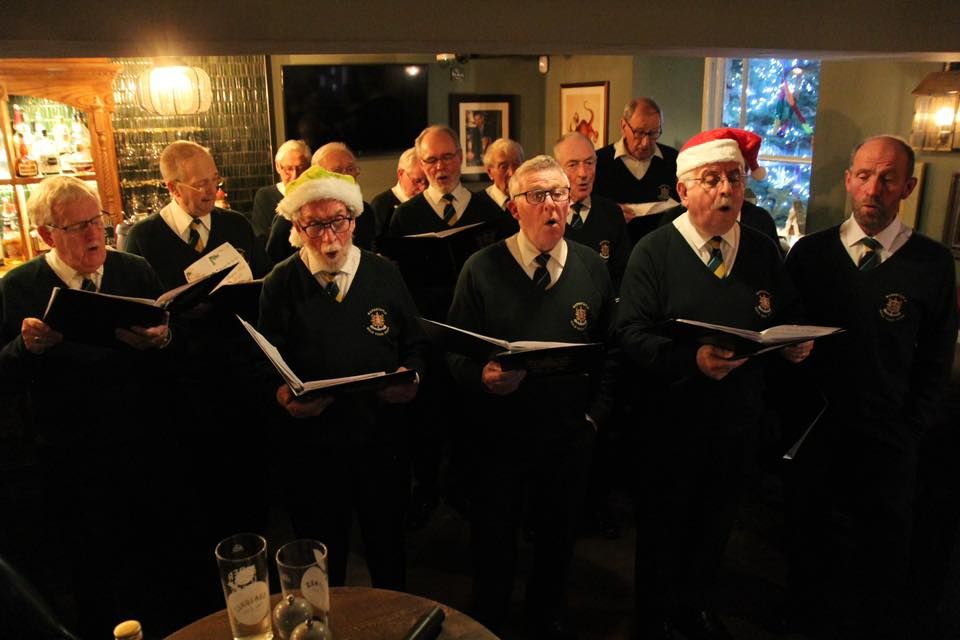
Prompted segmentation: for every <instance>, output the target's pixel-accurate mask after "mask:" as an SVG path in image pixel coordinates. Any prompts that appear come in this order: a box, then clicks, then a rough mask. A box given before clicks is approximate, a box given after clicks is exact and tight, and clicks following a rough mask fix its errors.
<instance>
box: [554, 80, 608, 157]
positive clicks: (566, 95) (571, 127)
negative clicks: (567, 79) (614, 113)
mask: <svg viewBox="0 0 960 640" xmlns="http://www.w3.org/2000/svg"><path fill="white" fill-rule="evenodd" d="M609 101H610V83H609V82H607V81H604V82H577V83H574V84H561V85H560V135H561V136H562V135H564V134H566V133H570V132H572V131H577V132H579V133H582V134H583V135H585V136H586V137H587V138H589V139H590V141H591V142H592V143H593V147H594V149H599V148H600V147H605V146H606V145H607V132H608V129H609V127H608V124H607V123H608V121H609V116H610V113H609V110H610V104H609Z"/></svg>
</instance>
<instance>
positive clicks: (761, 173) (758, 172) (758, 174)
mask: <svg viewBox="0 0 960 640" xmlns="http://www.w3.org/2000/svg"><path fill="white" fill-rule="evenodd" d="M750 176H751V177H752V178H753V179H754V180H763V179H764V178H766V177H767V170H766V169H764V168H763V167H757V168H756V169H754V170H753V171H751V172H750Z"/></svg>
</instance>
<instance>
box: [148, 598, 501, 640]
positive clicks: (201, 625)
mask: <svg viewBox="0 0 960 640" xmlns="http://www.w3.org/2000/svg"><path fill="white" fill-rule="evenodd" d="M279 598H280V596H279V595H275V596H273V598H272V603H273V604H276V602H277V601H278V600H279ZM437 605H439V606H440V607H441V608H442V609H443V612H444V613H445V614H446V618H445V619H444V621H443V629H442V631H441V632H440V636H439V638H440V640H497V636H495V635H493V633H491V632H490V631H489V630H488V629H487V628H486V627H484V626H483V625H481V624H480V623H479V622H477V621H476V620H474V619H473V618H471V617H469V616H467V615H466V614H463V613H460V612H459V611H457V610H456V609H453V608H451V607H448V606H446V605H444V604H441V603H439V602H434V601H433V600H430V599H428V598H421V597H420V596H415V595H412V594H409V593H400V592H398V591H387V590H385V589H371V588H368V587H333V588H332V589H330V628H331V630H332V631H333V637H334V640H398V639H399V638H402V637H403V635H404V634H405V633H406V632H407V631H408V630H409V629H410V627H412V626H413V624H414V623H415V622H416V621H417V620H418V619H419V618H420V616H422V615H424V614H425V613H427V612H428V611H430V610H431V609H432V608H433V607H434V606H437ZM232 637H233V636H232V635H231V633H230V623H229V622H228V621H227V612H226V610H225V609H221V610H220V611H218V612H216V613H212V614H210V615H209V616H207V617H205V618H201V619H200V620H197V621H196V622H194V623H192V624H189V625H187V626H186V627H184V628H183V629H180V630H179V631H177V632H175V633H173V634H171V635H169V636H167V638H166V640H231V638H232ZM274 637H275V638H279V636H278V635H276V630H274Z"/></svg>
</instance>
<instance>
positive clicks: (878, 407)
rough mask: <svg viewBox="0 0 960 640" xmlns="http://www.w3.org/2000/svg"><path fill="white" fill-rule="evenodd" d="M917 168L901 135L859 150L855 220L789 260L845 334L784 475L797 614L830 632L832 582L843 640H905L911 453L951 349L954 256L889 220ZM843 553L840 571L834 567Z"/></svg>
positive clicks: (823, 353)
mask: <svg viewBox="0 0 960 640" xmlns="http://www.w3.org/2000/svg"><path fill="white" fill-rule="evenodd" d="M913 165H914V153H913V149H911V148H910V146H909V145H907V144H906V143H905V142H903V141H902V140H900V139H899V138H896V137H893V136H876V137H873V138H870V139H868V140H867V141H865V142H864V143H862V144H861V145H859V146H857V148H856V149H855V150H854V153H853V155H852V157H851V162H850V168H849V169H847V171H846V189H847V194H848V195H849V196H850V202H851V206H852V209H853V212H852V215H851V216H850V217H849V218H847V219H846V220H845V221H844V222H843V223H842V224H840V225H839V226H835V227H832V228H829V229H826V230H824V231H820V232H818V233H814V234H811V235H809V236H807V237H805V238H803V239H801V240H800V241H799V242H798V243H797V244H796V245H795V246H794V248H793V249H792V250H791V251H790V253H789V255H788V256H787V269H788V271H789V272H790V275H792V276H793V279H794V282H795V283H796V285H797V289H798V290H799V292H800V294H801V296H802V299H803V303H804V307H805V309H806V312H807V314H808V317H809V319H810V321H811V322H814V323H816V324H829V325H834V326H839V327H844V328H845V329H847V331H846V332H845V333H844V334H842V335H839V336H837V337H836V338H834V339H831V340H829V341H824V344H823V345H822V347H818V348H817V350H816V352H815V353H814V357H812V358H811V359H810V362H809V363H808V365H809V369H810V371H809V373H810V374H811V377H810V379H809V386H818V387H819V388H820V389H821V390H822V391H823V393H824V394H825V395H826V397H827V402H828V405H827V406H828V408H827V411H826V413H825V414H824V416H823V419H822V421H821V424H819V425H818V426H817V429H815V430H814V431H812V432H811V434H810V437H809V438H808V439H807V441H806V442H805V443H804V449H805V451H803V455H802V456H799V457H798V458H797V460H796V461H795V464H794V465H793V468H792V469H791V471H792V472H793V473H792V474H791V475H790V476H788V479H790V480H792V481H793V482H792V483H791V484H790V485H789V486H792V488H793V489H794V490H793V491H792V492H791V493H790V494H789V495H790V496H791V497H792V498H793V499H792V500H791V509H790V511H789V513H790V514H791V515H792V516H793V517H792V518H791V526H790V527H789V530H790V532H791V536H790V537H791V539H792V542H793V544H791V546H790V551H791V554H790V556H791V559H792V563H791V565H792V566H791V568H792V572H791V578H792V584H791V586H792V587H793V589H794V596H795V600H796V603H797V605H799V606H798V607H797V611H796V612H795V614H796V616H797V618H798V619H809V618H810V617H811V615H812V614H815V613H826V614H828V615H827V621H828V622H829V619H830V618H832V617H835V616H832V615H829V613H830V612H829V611H826V610H825V608H824V605H825V604H826V602H825V601H826V600H827V598H829V594H830V593H833V592H825V591H824V587H825V586H829V587H832V588H836V586H837V585H839V586H840V590H839V595H840V598H838V599H835V600H839V602H840V606H839V607H837V609H838V611H837V613H838V614H839V624H840V626H841V635H842V637H844V638H906V637H908V635H907V634H908V633H909V629H908V626H909V618H910V615H909V608H908V606H907V603H908V602H909V598H908V588H907V584H908V571H909V570H910V564H911V561H912V560H913V559H912V558H911V555H910V552H911V540H912V535H913V531H912V528H913V524H914V520H915V514H914V504H915V502H916V501H917V496H918V493H917V484H918V473H917V471H918V467H919V462H920V456H919V451H920V450H921V447H922V446H923V445H924V444H925V443H926V442H927V439H926V437H925V436H926V434H927V432H928V431H929V429H930V428H931V427H932V426H934V425H935V424H936V422H937V412H938V404H939V402H940V399H941V397H942V395H943V390H944V387H945V385H946V382H947V380H948V378H949V375H950V370H951V364H952V362H953V356H954V348H955V344H956V339H957V306H956V283H955V275H954V261H953V257H952V256H951V255H950V251H949V250H947V248H946V247H944V246H942V245H941V244H940V243H938V242H935V241H932V240H930V239H929V238H927V237H925V236H923V235H921V234H919V233H916V232H914V231H913V230H912V229H910V228H909V227H907V226H906V225H904V224H902V223H901V222H900V220H899V219H898V218H897V214H898V213H899V210H900V202H901V201H902V200H904V199H905V198H907V197H908V196H909V195H910V193H911V192H912V191H913V189H914V187H915V186H916V184H917V179H916V178H915V177H913ZM953 426H955V425H953ZM837 506H840V507H841V508H842V509H844V510H845V511H846V513H847V514H848V515H849V517H850V519H849V523H850V524H851V525H852V527H851V529H850V532H849V533H850V536H849V541H850V542H852V544H853V548H852V553H846V552H844V551H841V550H838V549H837V548H836V545H835V540H836V536H833V537H831V535H830V534H831V532H832V529H831V526H830V525H831V518H830V515H831V512H832V511H834V510H835V508H836V507H837ZM917 521H922V520H920V519H919V518H918V519H917ZM913 548H914V549H918V548H919V547H918V546H917V545H915V544H914V545H913ZM838 554H841V555H842V556H843V557H846V559H847V560H848V562H847V563H845V566H847V567H848V568H849V570H848V571H841V572H837V571H836V568H837V565H838V563H834V562H833V560H834V559H835V558H837V557H838ZM941 562H943V561H941ZM831 565H832V566H831ZM935 605H936V603H935V602H934V603H931V605H930V606H931V607H933V606H935ZM818 610H819V611H818ZM917 637H919V636H917ZM923 637H926V634H923Z"/></svg>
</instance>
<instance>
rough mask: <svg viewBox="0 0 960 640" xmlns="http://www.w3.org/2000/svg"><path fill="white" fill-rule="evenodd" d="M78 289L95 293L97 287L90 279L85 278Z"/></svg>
mask: <svg viewBox="0 0 960 640" xmlns="http://www.w3.org/2000/svg"><path fill="white" fill-rule="evenodd" d="M80 288H81V289H83V290H84V291H92V292H93V293H96V292H97V285H96V283H95V282H94V281H93V279H92V278H89V277H87V276H84V277H83V282H82V283H80Z"/></svg>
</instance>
